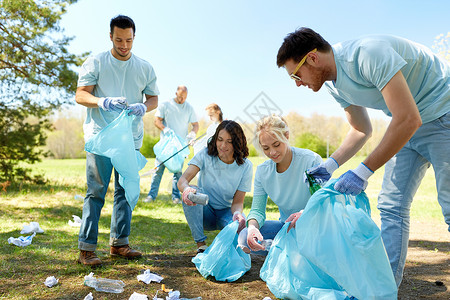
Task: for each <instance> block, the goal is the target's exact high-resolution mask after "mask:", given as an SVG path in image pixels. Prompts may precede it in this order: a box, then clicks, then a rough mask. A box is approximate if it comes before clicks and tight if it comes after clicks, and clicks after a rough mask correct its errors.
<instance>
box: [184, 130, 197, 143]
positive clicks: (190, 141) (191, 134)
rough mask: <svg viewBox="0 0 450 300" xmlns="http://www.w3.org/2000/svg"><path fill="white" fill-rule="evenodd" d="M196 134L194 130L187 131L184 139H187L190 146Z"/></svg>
mask: <svg viewBox="0 0 450 300" xmlns="http://www.w3.org/2000/svg"><path fill="white" fill-rule="evenodd" d="M196 135H197V134H196V133H195V132H193V131H191V132H189V133H188V135H187V136H186V141H187V143H188V144H189V145H191V146H192V144H193V142H194V140H195V137H196Z"/></svg>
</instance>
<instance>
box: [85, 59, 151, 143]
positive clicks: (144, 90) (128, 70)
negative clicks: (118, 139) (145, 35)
mask: <svg viewBox="0 0 450 300" xmlns="http://www.w3.org/2000/svg"><path fill="white" fill-rule="evenodd" d="M91 85H95V87H94V91H93V95H94V96H96V97H125V98H126V99H127V102H128V104H132V103H143V102H144V98H143V97H144V94H146V95H150V96H156V95H159V90H158V86H157V85H156V74H155V71H154V70H153V67H152V66H151V65H150V63H148V62H146V61H145V60H143V59H140V58H139V57H137V56H136V55H134V54H131V57H130V58H129V59H128V60H126V61H122V60H118V59H117V58H115V57H114V56H113V55H112V54H111V51H106V52H102V53H100V54H98V55H96V56H91V57H89V58H88V59H86V61H85V62H84V63H83V65H82V66H81V68H80V72H79V74H78V86H79V87H80V86H91ZM118 116H119V113H117V112H107V111H104V110H103V109H101V108H99V107H95V108H90V107H88V108H87V115H86V121H85V122H84V125H83V129H84V139H85V140H86V141H87V140H88V139H89V138H90V137H91V136H93V135H94V134H96V133H98V132H99V131H100V130H102V129H103V128H104V127H105V126H106V125H108V124H109V123H111V122H112V121H113V120H114V119H116V118H117V117H118ZM132 128H133V138H134V144H135V148H136V149H139V148H141V146H142V139H143V137H144V123H143V121H142V118H141V117H136V118H135V120H134V121H133V127H132Z"/></svg>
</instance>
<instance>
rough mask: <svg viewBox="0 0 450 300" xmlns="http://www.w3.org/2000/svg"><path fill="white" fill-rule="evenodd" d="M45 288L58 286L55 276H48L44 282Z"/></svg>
mask: <svg viewBox="0 0 450 300" xmlns="http://www.w3.org/2000/svg"><path fill="white" fill-rule="evenodd" d="M44 284H45V286H47V287H49V288H51V287H52V286H55V285H57V284H58V279H56V278H55V276H49V277H47V278H46V279H45V281H44Z"/></svg>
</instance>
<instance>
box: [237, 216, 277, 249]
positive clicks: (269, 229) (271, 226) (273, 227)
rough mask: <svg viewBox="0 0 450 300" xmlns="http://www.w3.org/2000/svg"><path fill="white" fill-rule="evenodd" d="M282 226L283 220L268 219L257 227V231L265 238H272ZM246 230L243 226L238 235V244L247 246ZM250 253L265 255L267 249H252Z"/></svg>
mask: <svg viewBox="0 0 450 300" xmlns="http://www.w3.org/2000/svg"><path fill="white" fill-rule="evenodd" d="M283 226H284V222H281V221H275V220H268V221H265V222H264V225H263V226H262V227H261V228H260V229H259V232H261V235H262V236H263V238H264V239H265V240H273V239H274V238H275V236H276V235H277V234H278V232H279V231H280V230H281V228H282V227H283ZM247 232H248V228H247V227H245V228H244V229H243V230H242V231H241V232H240V233H239V237H238V245H239V246H245V247H248V244H247ZM252 253H253V254H257V255H263V256H266V255H267V253H268V251H264V250H260V251H253V250H252Z"/></svg>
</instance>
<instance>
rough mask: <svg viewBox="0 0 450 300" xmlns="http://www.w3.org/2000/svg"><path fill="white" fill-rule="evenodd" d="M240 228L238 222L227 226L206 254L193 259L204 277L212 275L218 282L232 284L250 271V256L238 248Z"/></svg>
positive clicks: (200, 254)
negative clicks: (238, 231)
mask: <svg viewBox="0 0 450 300" xmlns="http://www.w3.org/2000/svg"><path fill="white" fill-rule="evenodd" d="M238 227H239V223H238V221H234V222H232V223H230V224H228V225H227V226H225V227H224V228H223V229H222V230H221V231H220V232H219V234H218V235H217V236H216V238H215V239H214V241H213V242H212V244H211V245H210V246H209V247H208V248H207V249H206V250H205V252H203V253H199V254H197V255H196V256H195V257H194V258H192V262H193V263H194V264H195V266H196V268H197V270H198V271H199V272H200V274H202V276H203V277H205V278H207V277H208V276H209V275H211V276H214V277H215V279H216V280H217V281H227V282H232V281H236V280H238V279H239V278H240V277H241V276H242V275H244V274H245V273H246V272H247V271H248V270H250V268H251V259H250V255H249V254H247V253H245V252H244V251H242V249H241V248H240V247H238V246H237V243H238V241H237V240H238V235H237V230H238Z"/></svg>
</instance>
